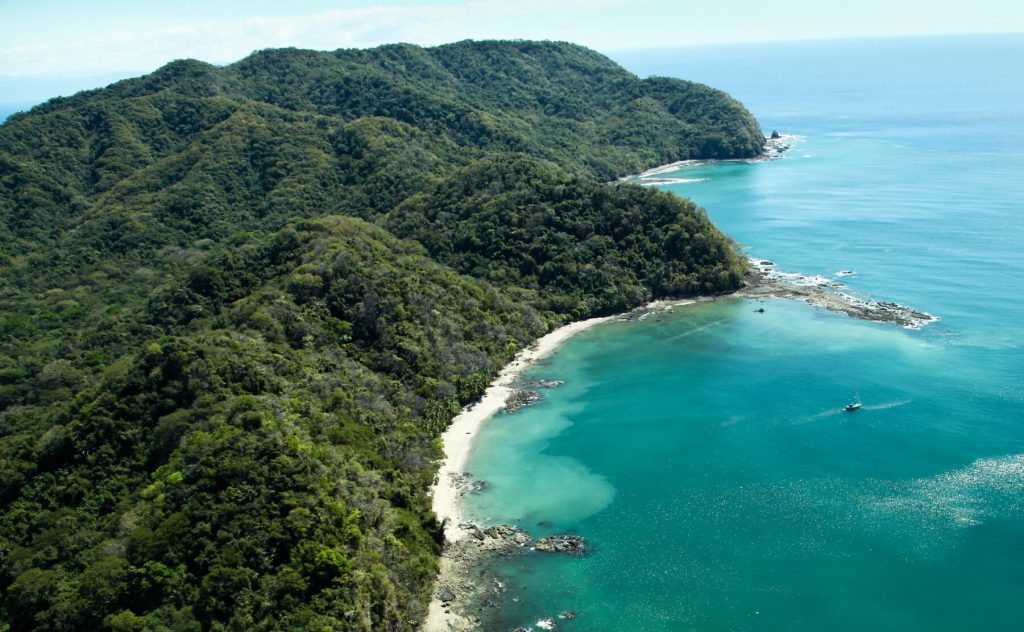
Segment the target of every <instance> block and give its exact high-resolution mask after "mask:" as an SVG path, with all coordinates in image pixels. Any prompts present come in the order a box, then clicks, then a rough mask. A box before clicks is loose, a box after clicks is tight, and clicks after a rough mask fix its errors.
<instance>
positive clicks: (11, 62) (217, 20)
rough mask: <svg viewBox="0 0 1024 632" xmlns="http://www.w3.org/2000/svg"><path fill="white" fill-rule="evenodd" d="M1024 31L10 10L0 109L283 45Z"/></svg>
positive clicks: (665, 20)
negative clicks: (170, 65) (175, 64)
mask: <svg viewBox="0 0 1024 632" xmlns="http://www.w3.org/2000/svg"><path fill="white" fill-rule="evenodd" d="M1006 32H1016V33H1020V32H1024V2H1022V1H1021V0H970V1H969V2H967V1H963V0H961V1H958V2H949V1H948V0H857V1H856V2H830V1H829V0H699V1H694V0H628V1H627V0H426V1H419V2H414V1H411V0H349V1H342V2H338V1H330V0H175V1H174V2H167V1H165V0H151V1H150V0H133V1H132V2H125V1H123V0H85V1H83V0H74V1H72V0H0V102H2V101H15V100H18V99H24V100H31V99H38V98H44V97H48V96H53V95H54V90H57V91H61V89H62V88H63V89H64V91H68V90H70V91H74V90H78V89H82V88H85V87H92V86H93V85H94V84H95V85H105V84H106V83H109V82H110V81H112V80H113V79H116V78H120V77H125V76H133V75H138V74H142V73H145V72H150V71H152V70H154V69H156V68H158V67H160V66H162V65H163V64H165V63H167V62H168V61H171V60H174V59H180V58H185V57H192V58H196V59H201V60H203V61H207V62H210V63H214V64H226V63H230V62H232V61H236V60H238V59H241V58H242V57H244V56H246V55H247V54H249V53H250V52H252V51H254V50H258V49H261V48H273V47H282V46H296V47H299V48H313V49H321V50H334V49H337V48H351V47H360V48H361V47H369V46H376V45H379V44H384V43H389V42H398V41H402V42H411V43H414V44H420V45H434V44H440V43H444V42H452V41H458V40H463V39H489V38H523V39H554V40H567V41H572V42H576V43H579V44H583V45H585V46H589V47H591V48H594V49H596V50H599V51H601V52H606V53H608V52H613V51H616V50H623V49H635V48H654V47H670V46H672V47H674V46H683V45H697V44H717V43H733V42H752V41H773V40H794V39H831V38H844V37H879V36H891V35H935V34H954V33H1006Z"/></svg>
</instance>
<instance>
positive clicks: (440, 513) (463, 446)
mask: <svg viewBox="0 0 1024 632" xmlns="http://www.w3.org/2000/svg"><path fill="white" fill-rule="evenodd" d="M613 318H615V317H614V316H605V317H602V318H591V319H588V320H581V321H578V322H575V323H570V324H568V325H565V326H564V327H559V328H558V329H556V330H554V331H552V332H551V333H549V334H547V335H546V336H544V337H542V338H541V339H539V340H538V341H537V342H535V343H534V344H533V345H532V346H530V347H527V348H526V349H523V351H521V352H520V353H519V355H517V356H516V358H515V360H513V361H512V362H511V363H510V364H508V365H506V366H505V368H503V369H502V370H501V373H499V374H498V377H497V378H496V379H495V380H494V381H493V382H491V385H490V386H488V387H487V391H485V392H484V395H483V397H482V398H480V401H479V402H477V403H476V404H473V405H472V406H471V407H469V408H466V409H464V410H463V411H462V412H461V413H459V414H458V416H456V417H455V418H454V419H453V420H452V423H451V425H450V426H449V427H448V430H446V431H445V432H444V434H443V435H441V438H442V439H443V440H444V452H445V459H444V461H442V463H441V467H440V469H439V470H438V473H437V484H436V485H434V487H433V488H432V492H433V496H434V500H433V508H434V513H436V514H437V519H438V520H447V522H446V524H445V530H444V536H445V539H446V540H447V541H448V542H456V541H458V540H459V539H460V538H462V537H463V535H464V534H465V532H464V531H463V530H462V529H459V524H460V523H462V509H461V507H462V497H461V495H460V489H459V487H458V486H457V485H455V484H454V481H453V476H458V475H461V474H462V472H463V470H464V469H465V466H466V460H467V459H468V458H469V451H470V449H471V448H472V445H473V441H474V440H475V439H476V435H477V432H478V431H479V430H480V426H481V425H482V424H483V422H484V421H486V420H487V419H488V418H489V417H491V416H492V415H494V414H495V413H497V412H498V411H499V410H501V409H503V408H504V407H505V400H506V399H508V396H509V395H510V394H511V393H512V388H511V385H512V383H513V382H514V381H515V379H516V377H518V376H519V374H520V373H522V372H523V370H524V369H526V368H527V367H528V366H530V365H531V364H533V363H534V362H536V361H537V360H540V359H541V358H543V357H545V356H547V355H549V354H550V353H551V352H553V351H554V350H555V349H557V348H558V346H559V345H561V344H562V343H563V342H565V341H566V340H568V339H569V338H570V337H571V336H573V335H574V334H576V333H578V332H580V331H583V330H584V329H588V328H590V327H593V326H594V325H599V324H601V323H604V322H607V321H609V320H611V319H613Z"/></svg>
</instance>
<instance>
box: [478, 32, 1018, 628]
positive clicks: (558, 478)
mask: <svg viewBox="0 0 1024 632" xmlns="http://www.w3.org/2000/svg"><path fill="white" fill-rule="evenodd" d="M612 57H613V58H614V59H616V61H619V62H620V63H622V64H623V65H624V66H626V67H627V68H628V69H630V70H632V71H634V72H636V73H637V74H639V75H641V76H647V75H650V74H659V75H667V76H675V77H681V78H686V79H691V80H695V81H700V82H703V83H707V84H709V85H712V86H715V87H718V88H722V89H724V90H726V91H728V92H730V93H731V94H732V95H734V96H735V97H736V98H738V99H739V100H741V101H742V102H743V103H744V104H745V105H746V106H747V107H748V108H749V109H750V110H751V111H752V112H753V113H754V114H755V116H757V118H758V120H759V121H760V122H761V124H762V126H763V128H764V130H765V131H766V132H771V131H772V130H773V129H775V130H778V131H779V132H780V133H783V134H787V135H793V136H794V139H793V140H792V147H791V149H790V150H789V151H787V152H786V153H785V154H784V155H783V158H781V159H779V160H773V161H768V162H753V163H748V162H725V163H717V164H712V163H708V164H699V165H688V166H685V167H683V168H680V169H678V170H676V171H674V172H672V173H667V174H661V177H669V178H673V179H676V180H678V182H676V183H674V184H669V185H663V186H664V188H667V189H668V190H670V191H672V192H674V193H677V194H679V195H683V196H687V197H690V198H692V199H694V200H695V201H697V202H698V203H700V204H701V205H702V206H704V207H705V208H706V209H707V211H708V214H709V215H710V217H711V218H712V219H713V220H714V221H715V222H716V223H717V224H718V226H719V227H721V228H722V229H723V230H724V231H726V232H727V233H729V234H730V235H731V236H733V237H734V238H735V239H736V240H737V241H738V242H739V243H740V244H741V245H742V247H743V248H744V249H745V250H747V251H748V252H749V253H750V254H752V255H754V256H757V257H761V258H767V259H771V260H772V261H774V262H775V263H776V264H777V265H778V267H779V268H781V269H784V270H788V271H792V272H800V273H805V274H818V275H823V276H827V277H835V275H836V273H837V272H838V271H840V270H852V271H854V272H855V274H853V275H851V276H844V277H842V278H841V279H840V280H841V281H842V282H843V283H845V284H846V285H847V286H848V287H849V291H851V292H852V293H855V294H859V295H862V296H868V297H872V298H876V299H883V300H890V301H895V302H899V303H903V304H906V305H909V306H912V307H914V308H917V309H919V310H923V311H926V312H929V313H931V314H934V315H937V316H938V317H939V318H940V319H941V320H940V321H938V322H937V323H933V324H930V325H928V326H926V327H925V328H923V329H922V330H918V331H913V330H906V329H901V328H899V327H896V326H893V325H884V324H876V323H868V322H862V321H857V320H854V319H851V318H849V317H847V316H844V315H840V314H834V313H830V312H827V311H823V310H820V309H817V308H813V307H809V306H807V305H804V304H803V303H799V302H794V301H785V300H772V301H768V302H766V303H764V304H763V305H761V304H756V303H753V302H751V301H749V300H739V299H730V300H722V301H718V302H714V303H706V304H699V305H692V306H686V307H680V308H676V309H675V310H674V311H673V312H672V313H671V314H667V315H665V317H664V318H663V319H662V322H658V319H656V318H649V319H647V320H644V321H642V322H616V323H611V324H607V325H603V326H600V327H597V328H594V329H591V330H588V331H585V332H583V333H582V334H580V335H578V336H577V337H575V338H573V339H571V340H570V341H569V342H568V343H567V344H566V345H565V346H564V347H562V348H561V349H560V350H559V351H558V352H557V353H556V354H555V355H554V356H552V357H551V358H550V359H549V361H547V362H546V363H544V364H542V365H539V366H537V367H535V368H534V369H533V370H532V372H531V373H530V375H529V377H531V378H535V377H544V378H549V379H559V380H565V382H566V384H565V385H564V386H561V387H559V388H556V389H552V390H549V391H546V392H545V398H544V400H543V401H541V402H540V403H539V404H537V405H536V406H534V407H531V408H528V409H524V410H522V411H520V412H517V413H515V414H500V415H498V416H497V417H495V418H493V419H492V420H491V421H490V422H489V423H488V424H487V425H486V426H485V428H484V430H483V431H482V432H481V434H480V437H479V439H478V443H477V445H476V447H475V449H474V452H473V455H472V457H471V460H470V463H469V469H470V470H471V471H473V472H474V473H475V474H476V476H477V477H478V478H483V479H486V480H488V481H490V482H491V483H492V486H491V487H490V488H489V489H488V491H485V492H483V493H479V494H471V495H469V496H467V497H466V510H467V512H468V514H469V515H470V516H472V517H474V518H476V519H479V520H481V521H483V522H485V523H514V524H517V525H520V526H522V527H524V528H526V529H527V530H529V531H530V532H531V533H533V534H535V535H545V534H549V533H566V532H567V533H576V534H580V535H583V536H584V537H585V538H586V539H587V540H588V542H589V543H590V545H591V547H592V552H591V553H590V554H589V555H587V556H585V557H579V558H570V557H565V556H557V555H545V554H541V553H536V552H535V553H532V554H529V555H525V556H522V557H516V558H512V559H509V560H505V561H503V562H501V563H500V564H498V566H497V567H496V570H497V571H498V572H499V573H500V574H501V575H502V576H503V578H504V579H503V584H504V586H505V587H506V591H505V592H503V593H501V595H500V596H499V597H498V599H499V600H500V602H501V605H500V608H499V609H498V610H497V612H496V614H494V615H493V616H492V617H491V618H489V619H488V620H487V622H486V623H487V629H495V630H503V629H508V630H511V629H513V628H515V627H517V626H524V627H528V628H529V627H531V626H533V629H538V628H537V627H536V623H537V622H538V621H539V620H541V619H542V618H544V617H550V616H554V615H557V614H558V613H559V612H562V611H566V610H572V611H575V612H576V613H577V617H576V618H575V619H573V620H566V621H559V626H560V629H562V630H587V631H601V630H652V631H661V630H686V629H696V630H787V629H807V630H964V629H974V630H1007V629H1021V626H1022V621H1024V347H1022V344H1024V343H1022V340H1024V300H1022V298H1021V293H1022V288H1021V280H1022V278H1024V258H1022V255H1024V247H1022V244H1024V36H985V37H981V36H979V37H936V38H912V39H911V38H906V39H884V40H848V41H837V42H825V41H822V42H803V43H796V44H759V45H742V46H714V47H699V48H679V49H674V50H663V51H639V52H629V53H613V54H612ZM836 278H838V277H836ZM760 306H763V307H764V308H765V312H764V313H757V312H755V308H756V307H760ZM852 399H859V400H860V401H862V402H863V404H864V406H863V408H862V409H861V410H860V411H858V412H856V413H844V412H841V408H842V406H843V405H844V404H845V403H847V402H848V401H850V400H852Z"/></svg>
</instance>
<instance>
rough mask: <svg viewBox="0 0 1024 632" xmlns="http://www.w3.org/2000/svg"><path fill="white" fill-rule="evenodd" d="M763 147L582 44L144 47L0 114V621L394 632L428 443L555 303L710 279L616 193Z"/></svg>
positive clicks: (713, 245)
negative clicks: (154, 64)
mask: <svg viewBox="0 0 1024 632" xmlns="http://www.w3.org/2000/svg"><path fill="white" fill-rule="evenodd" d="M763 146H764V137H763V136H762V134H761V132H760V130H759V128H758V126H757V123H756V121H755V120H754V119H753V117H752V116H751V115H750V114H749V113H748V112H747V111H746V110H745V109H744V108H743V107H742V106H741V105H740V104H739V103H737V102H736V101H735V100H733V99H732V98H730V97H729V96H728V95H726V94H724V93H722V92H720V91H717V90H713V89H711V88H708V87H706V86H703V85H699V84H695V83H689V82H685V81H680V80H675V79H664V78H651V79H645V80H640V79H638V78H637V77H635V76H633V75H632V74H630V73H629V72H627V71H625V70H624V69H622V68H621V67H619V66H617V65H616V64H614V63H613V62H611V61H610V60H608V59H607V58H605V57H603V56H601V55H599V54H597V53H595V52H593V51H590V50H587V49H585V48H582V47H579V46H575V45H571V44H564V43H552V42H526V41H505V42H472V41H467V42H460V43H456V44H450V45H445V46H439V47H435V48H420V47H416V46H411V45H393V46H383V47H380V48H375V49H370V50H338V51H334V52H317V51H308V50H294V49H283V50H266V51H260V52H256V53H254V54H252V55H251V56H249V57H247V58H245V59H243V60H241V61H239V62H237V63H234V64H231V65H228V66H224V67H217V66H212V65H209V64H205V63H202V62H199V61H192V60H184V61H175V62H172V63H170V64H168V65H166V66H164V67H163V68H161V69H159V70H157V71H156V72H154V73H152V74H150V75H147V76H144V77H140V78H137V79H131V80H126V81H121V82H119V83H116V84H113V85H111V86H109V87H107V88H104V89H101V90H93V91H88V92H83V93H80V94H77V95H75V96H72V97H69V98H58V99H53V100H51V101H49V102H48V103H45V104H43V105H40V106H37V107H35V108H33V109H32V110H31V111H29V112H26V113H22V114H18V115H15V116H13V117H12V118H11V119H10V120H8V122H7V123H5V124H4V125H3V126H0V218H2V221H0V244H2V245H0V630H11V631H20V630H85V629H109V630H118V631H132V630H139V631H141V630H147V631H156V630H175V631H177V630H196V631H199V630H293V629H294V630H310V629H316V630H375V631H390V630H412V629H415V628H416V627H417V626H418V624H419V622H420V621H422V619H423V617H424V615H425V613H426V607H427V603H428V601H429V596H430V592H431V589H432V585H433V581H434V577H435V575H436V573H437V558H438V555H439V552H440V550H441V546H442V543H443V534H442V529H441V525H439V524H438V522H437V520H436V517H435V516H434V514H433V513H432V511H431V509H430V498H429V496H428V487H429V486H430V484H431V483H432V481H433V479H434V476H435V474H436V472H437V464H438V460H439V458H440V457H441V454H442V450H441V444H440V438H439V437H440V434H441V432H442V431H443V430H444V429H445V428H446V427H447V425H448V423H449V422H450V420H451V418H452V417H453V415H455V414H456V413H457V412H458V411H459V410H460V408H461V407H463V406H464V405H466V404H467V403H470V402H472V401H474V399H476V398H478V397H479V396H480V394H481V393H482V392H483V390H484V388H485V387H486V385H487V384H488V383H489V382H490V381H491V379H492V378H493V377H494V376H495V375H496V373H497V372H498V370H499V369H500V368H501V367H502V366H503V365H504V364H505V363H507V362H508V361H509V360H510V359H511V358H512V357H513V356H514V355H515V354H516V353H517V352H518V351H519V350H520V349H522V348H523V347H524V346H525V345H528V344H529V343H530V342H531V341H533V340H534V339H536V338H537V337H539V336H541V335H543V334H545V333H546V332H548V331H550V330H552V329H553V328H555V327H557V326H560V325H562V324H565V323H567V322H569V321H572V320H577V319H582V318H587V317H591V316H599V315H607V314H612V313H616V312H620V311H624V310H628V309H630V308H633V307H636V306H638V305H641V304H643V303H645V302H647V301H649V300H651V299H654V298H660V297H666V296H673V297H675V296H686V295H691V294H696V293H717V292H727V291H731V290H734V289H736V288H737V287H738V286H739V284H740V283H741V277H742V275H743V274H744V272H745V269H746V261H745V259H744V258H743V257H741V256H739V255H737V253H736V250H735V248H734V246H733V245H732V244H731V243H730V241H729V240H728V239H727V238H726V237H725V236H724V235H722V234H721V233H720V232H719V231H718V230H717V229H716V228H715V227H714V226H713V225H712V224H711V223H710V222H709V220H708V219H707V216H706V215H705V213H704V212H703V211H702V210H701V209H699V208H697V207H696V206H695V205H694V204H692V203H691V202H688V201H686V200H682V199H679V198H676V197H673V196H672V195H669V194H667V193H662V192H659V191H656V190H652V189H646V188H641V187H638V186H633V185H626V184H608V182H609V181H612V180H614V179H615V178H617V177H619V176H622V175H625V174H628V173H633V172H638V171H640V170H642V169H645V168H649V167H651V166H654V165H657V164H663V163H668V162H672V161H677V160H683V159H689V158H750V157H755V156H758V155H759V154H760V153H761V151H762V148H763Z"/></svg>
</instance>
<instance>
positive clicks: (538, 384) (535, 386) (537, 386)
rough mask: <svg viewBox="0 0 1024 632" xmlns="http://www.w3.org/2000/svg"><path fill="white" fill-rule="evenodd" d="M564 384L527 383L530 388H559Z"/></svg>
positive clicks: (541, 381)
mask: <svg viewBox="0 0 1024 632" xmlns="http://www.w3.org/2000/svg"><path fill="white" fill-rule="evenodd" d="M563 384H565V382H563V381H562V380H530V381H529V382H527V383H526V385H527V386H529V387H530V388H557V387H559V386H561V385H563Z"/></svg>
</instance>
